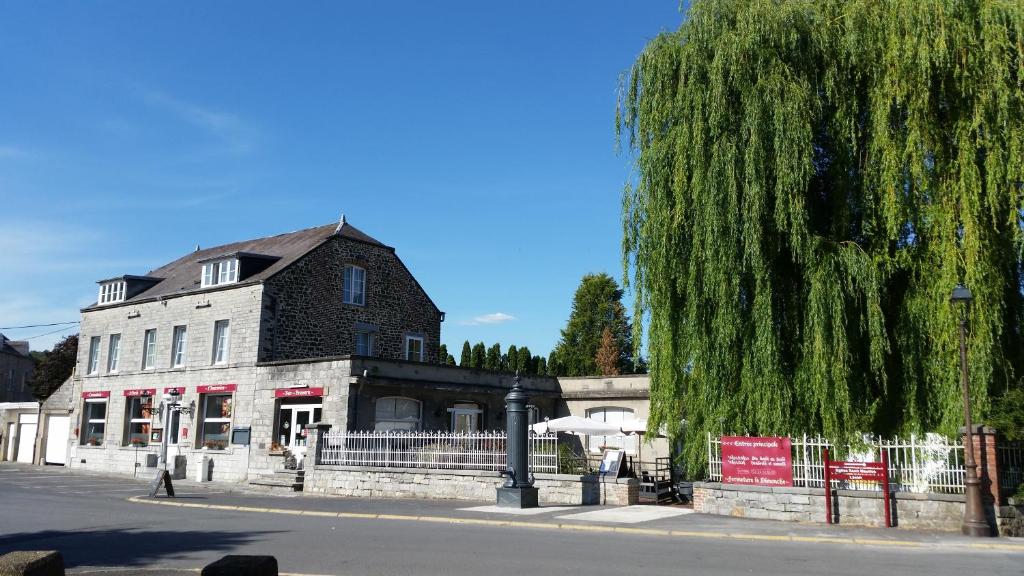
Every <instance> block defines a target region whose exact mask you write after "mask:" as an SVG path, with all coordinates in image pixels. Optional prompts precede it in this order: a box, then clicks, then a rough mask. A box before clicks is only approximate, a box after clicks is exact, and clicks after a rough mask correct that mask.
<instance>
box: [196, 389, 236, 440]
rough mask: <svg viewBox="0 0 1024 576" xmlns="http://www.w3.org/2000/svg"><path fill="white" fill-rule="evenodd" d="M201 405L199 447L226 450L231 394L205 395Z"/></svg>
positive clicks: (229, 425)
mask: <svg viewBox="0 0 1024 576" xmlns="http://www.w3.org/2000/svg"><path fill="white" fill-rule="evenodd" d="M202 404H203V408H202V412H201V416H202V417H203V423H202V426H201V427H200V429H199V438H198V440H199V447H200V448H209V449H210V450H223V449H225V448H227V446H228V442H229V441H230V436H231V394H206V395H204V396H203V401H202Z"/></svg>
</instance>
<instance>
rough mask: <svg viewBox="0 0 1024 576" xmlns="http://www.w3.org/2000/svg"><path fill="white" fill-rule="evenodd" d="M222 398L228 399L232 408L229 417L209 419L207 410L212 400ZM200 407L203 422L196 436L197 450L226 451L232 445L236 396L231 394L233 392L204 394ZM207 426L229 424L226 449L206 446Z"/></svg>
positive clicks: (200, 423) (225, 443)
mask: <svg viewBox="0 0 1024 576" xmlns="http://www.w3.org/2000/svg"><path fill="white" fill-rule="evenodd" d="M221 397H226V398H227V399H228V405H229V407H230V408H229V411H230V414H229V415H228V416H227V417H224V416H218V417H216V418H208V417H207V416H206V408H207V406H208V405H209V403H210V400H211V399H212V398H221ZM199 405H200V407H201V408H200V412H199V415H200V416H201V418H202V420H201V421H200V422H199V431H198V434H196V448H207V449H210V450H222V449H226V448H227V447H228V446H229V445H230V444H231V422H232V419H233V418H234V416H235V395H234V394H233V393H231V392H223V393H222V392H218V393H216V394H203V395H202V397H201V398H200V402H199ZM207 424H220V425H222V426H223V425H224V424H227V426H228V435H227V436H228V437H227V439H226V440H225V441H224V448H209V447H207V446H206V443H207V440H206V425H207ZM211 442H212V441H211Z"/></svg>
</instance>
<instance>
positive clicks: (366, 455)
mask: <svg viewBox="0 0 1024 576" xmlns="http://www.w3.org/2000/svg"><path fill="white" fill-rule="evenodd" d="M505 440H506V435H505V432H504V431H494V432H471V433H455V432H404V431H400V430H387V431H373V432H350V431H338V432H327V433H324V434H322V435H321V436H320V438H319V439H318V441H317V444H318V445H317V454H318V457H317V464H323V465H336V466H368V467H380V468H425V469H432V470H491V471H503V470H505V467H506V465H505V462H506V454H505ZM529 445H530V468H531V470H532V471H533V472H540V473H550V474H555V473H557V472H558V437H557V436H556V435H555V434H543V435H538V434H531V435H530V439H529Z"/></svg>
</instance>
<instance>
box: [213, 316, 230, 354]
mask: <svg viewBox="0 0 1024 576" xmlns="http://www.w3.org/2000/svg"><path fill="white" fill-rule="evenodd" d="M230 350H231V321H230V320H217V321H216V322H214V323H213V354H212V356H211V359H212V362H211V363H212V364H227V362H228V353H229V352H230Z"/></svg>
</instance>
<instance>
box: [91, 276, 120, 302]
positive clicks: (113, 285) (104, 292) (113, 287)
mask: <svg viewBox="0 0 1024 576" xmlns="http://www.w3.org/2000/svg"><path fill="white" fill-rule="evenodd" d="M124 295H125V282H124V280H118V281H116V282H104V283H103V284H100V295H99V298H98V299H97V301H98V303H99V304H113V303H114V302H123V301H124Z"/></svg>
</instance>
